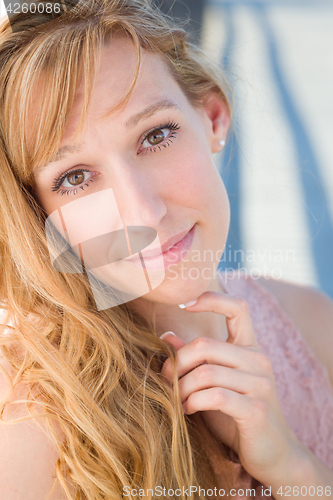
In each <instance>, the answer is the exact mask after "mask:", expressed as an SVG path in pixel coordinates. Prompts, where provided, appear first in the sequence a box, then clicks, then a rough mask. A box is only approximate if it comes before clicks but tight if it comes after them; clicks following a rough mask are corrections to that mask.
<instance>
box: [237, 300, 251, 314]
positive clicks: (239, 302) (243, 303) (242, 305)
mask: <svg viewBox="0 0 333 500" xmlns="http://www.w3.org/2000/svg"><path fill="white" fill-rule="evenodd" d="M237 305H238V307H239V309H240V310H241V311H243V312H248V311H249V304H248V302H247V300H245V299H243V298H242V297H237Z"/></svg>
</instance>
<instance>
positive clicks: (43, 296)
mask: <svg viewBox="0 0 333 500" xmlns="http://www.w3.org/2000/svg"><path fill="white" fill-rule="evenodd" d="M34 3H35V4H37V3H38V2H36V1H35V0H34ZM60 5H61V4H60ZM67 5H68V4H67ZM71 7H72V8H71V9H70V10H68V11H67V12H63V13H62V14H61V15H55V14H54V13H50V14H47V13H45V14H17V15H15V16H14V17H12V18H11V24H9V22H8V20H7V19H4V20H3V21H2V23H1V26H0V91H1V104H0V141H1V147H0V168H1V175H0V207H1V208H0V265H1V280H0V297H1V299H2V302H1V305H2V308H3V309H4V310H6V311H7V313H8V318H12V320H13V324H14V327H13V328H11V330H10V335H6V334H5V333H4V329H5V327H4V326H2V334H1V335H0V348H1V350H2V353H3V355H4V356H5V358H6V360H7V361H8V363H9V364H10V366H11V370H12V376H11V375H10V374H9V373H7V372H6V370H5V369H4V368H3V367H2V368H1V369H2V371H3V373H5V374H6V376H7V378H8V381H9V382H10V384H11V387H12V389H14V388H15V386H16V385H17V384H18V383H24V384H27V385H28V387H29V388H30V389H31V390H30V393H29V394H31V398H29V399H28V400H30V401H34V402H36V404H38V407H39V408H40V409H41V411H38V412H32V411H31V418H36V417H38V419H43V422H44V423H45V425H46V426H47V427H48V429H49V431H50V433H51V436H52V439H53V440H54V443H55V445H56V447H57V450H58V453H59V459H58V462H57V465H56V471H55V472H56V480H58V481H60V482H61V484H62V486H63V488H64V489H65V491H66V493H67V496H68V499H73V498H75V500H78V499H80V500H81V499H88V500H102V499H118V498H119V499H120V498H122V492H123V488H124V487H125V486H129V487H130V488H131V489H132V488H136V489H140V488H142V489H144V490H145V491H146V490H153V489H154V487H155V486H157V485H161V486H163V487H165V488H166V489H167V490H169V489H173V490H176V489H177V488H181V490H182V491H181V493H182V494H181V498H185V497H187V495H186V494H184V493H183V487H184V488H189V487H190V486H191V485H192V486H193V485H200V486H201V487H203V486H206V487H207V488H212V487H213V486H214V485H215V484H216V476H215V473H214V468H213V467H212V466H211V464H210V462H209V459H208V457H207V456H206V455H205V452H204V449H203V447H202V434H200V433H199V432H198V427H197V426H198V422H200V418H199V417H198V416H196V415H194V416H191V417H184V415H183V413H182V409H181V405H180V402H179V392H178V384H177V374H176V370H175V369H174V377H173V386H174V388H173V389H171V388H170V387H169V385H168V384H166V382H165V381H164V380H163V379H162V377H161V376H160V374H159V372H160V369H161V366H162V363H163V361H164V360H165V359H166V357H167V356H169V357H170V358H171V360H172V362H173V363H174V361H175V354H174V351H173V349H172V348H171V347H170V345H169V344H167V343H166V342H164V341H162V340H160V338H159V337H158V335H157V333H156V329H155V325H154V321H153V319H152V318H144V317H141V316H140V314H138V312H136V311H134V310H133V308H131V304H130V303H128V304H122V305H119V306H117V307H114V308H111V309H106V310H102V311H97V310H96V306H95V303H94V299H93V295H92V291H91V288H90V285H89V281H88V279H87V277H86V275H84V274H66V273H60V272H57V271H56V270H55V269H53V267H52V264H51V262H50V259H49V254H48V248H47V241H46V236H45V226H44V224H45V219H46V216H47V214H45V212H44V211H43V210H42V208H41V207H40V206H39V204H38V203H37V201H36V200H35V198H34V196H33V187H34V175H33V173H34V170H35V168H37V167H38V166H39V165H43V164H45V163H46V162H47V161H50V159H51V158H52V157H53V155H54V154H55V151H56V150H57V148H58V147H59V144H60V141H61V139H62V136H63V134H64V131H65V128H66V125H67V123H68V117H69V114H70V111H71V108H72V105H73V99H74V95H75V91H76V88H77V86H78V85H79V84H80V82H82V81H84V84H85V86H84V88H85V94H84V104H83V110H82V117H81V121H80V124H79V127H78V129H77V133H80V131H81V130H82V127H83V124H84V120H85V117H86V113H87V109H88V106H89V102H90V95H91V89H92V87H93V83H94V78H95V75H96V72H97V69H98V61H99V54H100V50H101V47H102V45H103V44H104V43H105V42H106V41H110V40H111V37H114V36H115V35H124V36H128V37H130V39H131V40H132V41H133V43H134V44H135V47H136V49H137V68H136V74H135V75H134V77H133V82H132V85H131V86H130V88H129V90H128V93H127V95H126V96H124V99H123V101H122V102H121V103H119V106H120V105H121V104H123V103H124V102H125V101H126V100H127V99H129V97H130V95H131V92H132V90H133V88H134V85H135V82H136V78H137V75H138V70H139V66H140V50H141V48H144V49H146V50H149V51H153V52H155V53H157V54H159V55H160V56H161V57H163V58H164V60H165V61H166V63H167V65H168V67H169V69H170V71H171V72H172V75H173V77H174V78H175V80H176V81H177V83H178V84H179V85H180V87H181V89H182V90H183V92H184V93H185V95H186V96H187V97H188V99H189V101H190V102H191V103H192V104H193V105H195V106H200V105H201V104H202V103H203V102H204V101H205V99H206V98H208V96H209V94H210V92H212V91H213V92H216V93H218V94H219V95H220V96H221V98H222V99H224V101H225V102H226V104H227V99H226V97H225V91H224V90H223V82H224V80H223V75H222V74H221V72H220V70H219V69H218V68H216V67H214V66H212V65H211V64H208V63H207V62H206V61H205V60H204V58H203V56H202V54H201V52H200V50H199V49H198V48H197V47H195V46H194V45H192V44H191V43H190V42H189V41H188V40H187V35H186V33H185V31H184V30H183V29H181V28H179V27H177V26H175V25H173V24H172V23H171V20H170V19H169V18H167V17H165V16H163V15H162V14H161V13H160V12H159V11H158V10H157V9H156V8H155V7H154V6H152V5H151V3H150V2H149V1H147V0H141V1H140V0H105V1H102V0H89V1H87V0H86V1H80V2H79V3H77V4H75V3H73V4H72V6H71ZM37 87H38V99H37V100H36V88H37ZM32 106H33V108H32ZM32 109H33V121H31V119H30V122H29V126H28V116H30V117H31V112H32ZM10 397H11V394H8V395H6V397H5V398H4V399H3V400H2V401H1V406H0V408H1V416H3V413H4V410H5V407H6V404H7V403H8V401H9V400H10ZM34 407H35V406H34ZM29 408H30V406H29ZM55 420H56V421H57V424H58V425H60V427H61V430H62V432H63V434H64V436H65V439H64V440H63V441H62V442H60V441H59V437H58V434H57V433H56V432H55V430H54V427H53V425H52V421H55ZM4 423H5V422H4ZM6 423H7V422H6ZM205 432H206V438H207V436H208V434H207V429H206V431H205ZM211 446H213V447H214V446H215V447H216V450H217V451H218V453H219V454H220V456H221V457H222V458H221V460H222V462H221V463H222V466H223V467H222V469H221V471H220V473H221V476H222V478H223V481H224V484H225V488H226V492H228V491H229V489H228V488H230V487H231V485H232V481H231V472H230V470H231V469H230V467H229V463H228V460H227V458H223V457H224V456H225V453H224V447H223V445H222V444H221V443H218V442H217V441H215V440H214V439H212V440H211ZM67 481H69V482H70V483H71V484H72V485H73V487H74V490H75V494H74V497H73V496H72V494H71V492H70V490H69V489H68V486H67V485H68V483H67ZM169 493H170V492H169ZM168 497H169V498H180V497H179V496H177V495H175V496H174V495H172V494H168ZM190 497H191V498H193V499H195V498H199V494H198V493H193V494H192V495H191V496H190ZM128 498H130V499H132V497H131V496H129V497H128ZM148 498H154V494H152V493H149V496H148ZM201 498H202V497H201ZM210 498H211V496H210Z"/></svg>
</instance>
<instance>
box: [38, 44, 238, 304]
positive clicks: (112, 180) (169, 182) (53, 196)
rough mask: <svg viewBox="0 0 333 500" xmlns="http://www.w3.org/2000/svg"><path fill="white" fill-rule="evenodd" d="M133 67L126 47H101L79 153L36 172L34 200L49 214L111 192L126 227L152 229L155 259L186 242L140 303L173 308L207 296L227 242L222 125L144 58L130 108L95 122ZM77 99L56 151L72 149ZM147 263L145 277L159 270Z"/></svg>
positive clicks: (222, 116)
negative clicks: (218, 160)
mask: <svg viewBox="0 0 333 500" xmlns="http://www.w3.org/2000/svg"><path fill="white" fill-rule="evenodd" d="M135 66H136V50H135V48H134V45H133V44H132V43H131V42H130V40H128V39H126V38H117V39H115V40H113V41H112V43H111V44H109V45H106V46H104V48H103V51H102V58H101V66H100V70H99V73H98V76H97V81H96V85H95V87H94V89H93V93H92V100H91V105H90V108H89V113H88V116H87V120H86V122H85V128H84V131H83V134H82V136H81V137H80V140H79V141H77V142H79V145H78V144H77V143H76V146H75V147H71V149H70V148H67V150H66V151H65V150H62V152H63V154H62V155H59V157H57V160H56V161H54V162H51V163H48V164H47V165H46V166H45V167H44V168H42V169H40V170H39V171H38V172H37V173H36V176H35V181H36V188H35V194H36V198H37V199H38V201H39V203H40V204H41V206H42V207H43V208H44V209H45V211H46V212H47V213H48V214H51V213H52V212H54V211H56V210H57V209H59V208H61V207H64V205H66V204H68V203H70V202H72V201H74V200H81V199H82V200H83V198H85V197H88V195H91V194H94V193H98V192H101V191H105V190H107V189H109V188H112V191H111V190H109V191H105V193H109V192H110V193H111V192H112V193H113V196H114V198H115V202H116V205H117V208H118V211H119V214H120V217H121V221H122V223H123V225H124V226H146V227H150V228H153V229H155V230H156V231H157V234H158V237H159V241H160V244H161V245H162V250H165V244H166V246H167V247H169V248H170V246H172V245H174V244H175V243H177V239H178V240H179V239H182V238H183V237H185V239H183V241H182V242H181V243H180V244H179V245H176V246H175V247H173V248H171V249H170V250H169V252H168V253H164V254H163V257H164V267H165V278H164V279H163V281H162V282H161V283H160V285H159V286H157V288H155V289H153V290H151V291H149V293H147V294H146V295H145V296H144V297H145V298H146V299H148V300H151V301H154V302H162V303H169V304H179V303H181V302H183V301H184V300H186V298H187V297H189V296H191V297H193V296H198V295H199V294H200V293H202V292H203V291H204V290H205V289H206V288H207V287H208V285H209V283H210V281H211V280H212V279H213V278H214V271H215V268H216V266H217V264H218V261H219V259H220V258H221V255H222V251H223V249H224V246H225V242H226V239H227V234H228V229H229V221H230V211H229V201H228V197H227V194H226V191H225V187H224V185H223V182H222V180H221V178H220V175H219V173H218V171H217V169H216V166H215V163H214V160H213V153H215V152H218V151H219V150H220V146H219V141H220V140H221V139H225V136H226V133H227V128H228V124H229V118H228V113H227V110H226V108H225V105H224V104H223V102H222V100H221V99H219V98H218V97H217V96H215V95H212V98H211V99H210V101H209V102H208V103H207V105H206V106H205V107H202V108H200V109H197V108H194V107H193V106H192V105H191V104H190V103H189V101H188V99H187V98H186V96H185V95H184V93H183V92H182V91H181V89H180V87H179V86H178V84H177V83H176V81H175V80H174V79H173V77H172V76H171V74H170V72H169V69H168V67H167V66H166V64H165V63H164V61H163V59H162V58H160V57H159V56H158V55H156V54H153V53H148V52H146V51H144V50H143V51H142V61H141V67H140V72H139V77H138V80H137V83H136V85H135V87H134V92H133V94H132V95H131V97H130V99H129V101H128V102H127V104H126V105H125V106H123V107H122V108H120V109H119V110H117V111H116V112H114V113H112V114H111V115H110V116H108V117H106V118H103V119H100V118H101V117H102V116H103V115H104V114H106V113H107V112H108V111H109V110H110V109H111V108H113V107H114V106H116V105H117V104H118V103H119V102H120V100H121V99H122V98H123V97H124V95H125V94H126V92H127V91H128V88H129V86H130V84H131V81H132V78H133V75H134V74H135ZM82 92H83V89H82V88H79V89H78V92H77V94H76V98H75V102H74V107H73V109H72V112H71V115H70V119H69V123H68V126H67V129H66V131H65V134H64V137H63V139H62V142H61V147H64V146H68V145H72V140H71V137H72V134H73V132H74V131H75V128H76V126H77V124H78V122H79V118H80V112H81V106H82V96H83V94H82ZM105 193H104V194H105ZM93 199H94V197H90V200H93ZM87 201H88V198H87ZM73 206H74V205H73ZM62 210H64V208H62ZM106 216H108V214H106ZM190 231H191V232H190ZM189 232H190V234H189V235H188V234H187V233H189ZM155 246H156V245H155ZM181 251H182V253H181ZM150 259H151V260H150V262H149V258H148V259H146V265H147V269H148V270H149V266H151V268H152V269H153V268H154V265H156V263H155V264H154V258H153V257H151V258H150ZM136 264H137V262H136ZM133 265H134V262H133Z"/></svg>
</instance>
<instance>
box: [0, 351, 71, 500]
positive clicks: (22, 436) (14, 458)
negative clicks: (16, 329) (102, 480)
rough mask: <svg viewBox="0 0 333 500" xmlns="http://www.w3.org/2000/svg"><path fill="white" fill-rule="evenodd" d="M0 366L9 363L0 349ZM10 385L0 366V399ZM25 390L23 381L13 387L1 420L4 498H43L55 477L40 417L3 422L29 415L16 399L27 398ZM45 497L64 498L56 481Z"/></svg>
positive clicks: (0, 461)
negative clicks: (50, 493) (10, 422)
mask: <svg viewBox="0 0 333 500" xmlns="http://www.w3.org/2000/svg"><path fill="white" fill-rule="evenodd" d="M0 367H2V368H4V369H5V370H6V371H7V372H9V373H10V366H9V363H8V362H7V360H6V358H5V357H4V356H3V353H2V352H1V350H0ZM9 389H10V385H9V383H8V380H7V378H6V376H5V375H4V373H3V372H2V370H0V401H2V399H3V398H4V397H6V395H7V393H8V391H9ZM28 392H29V390H28V387H27V386H24V385H23V384H21V385H18V386H16V387H15V389H14V391H13V394H12V396H11V399H10V403H9V404H8V405H7V406H6V409H5V411H4V412H3V420H4V422H2V421H0V491H1V498H6V500H21V499H22V498H25V499H27V500H29V499H31V500H32V499H34V500H44V499H45V498H46V497H47V495H48V493H49V492H50V491H51V489H52V486H53V484H54V481H55V477H56V475H55V472H56V462H57V460H58V458H59V456H58V452H57V449H56V447H55V445H54V444H53V441H52V439H51V436H50V431H49V430H48V429H47V427H46V426H45V425H44V424H43V422H42V419H30V418H29V419H26V420H23V421H20V422H17V423H14V424H12V425H8V424H6V422H8V421H10V420H14V419H18V418H24V417H27V416H29V411H28V409H27V407H26V405H25V404H24V403H20V402H17V401H18V400H24V399H27V398H28ZM32 410H34V408H32ZM36 420H37V421H36ZM55 429H56V431H57V428H56V427H55ZM59 438H60V439H61V433H60V432H59ZM48 498H49V500H65V499H67V496H66V494H65V492H64V490H63V488H62V487H61V485H60V484H59V483H57V486H56V487H55V488H54V490H53V493H52V495H51V496H50V497H48Z"/></svg>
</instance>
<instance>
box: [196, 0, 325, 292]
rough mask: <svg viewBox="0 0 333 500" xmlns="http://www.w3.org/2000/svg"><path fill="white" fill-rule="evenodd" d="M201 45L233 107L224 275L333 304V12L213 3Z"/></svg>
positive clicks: (293, 4) (311, 6)
mask: <svg viewBox="0 0 333 500" xmlns="http://www.w3.org/2000/svg"><path fill="white" fill-rule="evenodd" d="M202 45H203V48H204V49H206V50H208V52H209V53H210V54H211V57H212V58H213V59H215V60H217V61H219V62H220V63H221V64H222V65H223V67H224V68H225V72H226V75H227V76H228V79H229V82H230V83H231V87H232V89H233V94H234V100H235V110H234V126H233V130H234V134H233V137H231V139H230V141H229V144H228V145H227V147H226V149H225V152H224V158H223V159H222V161H220V162H219V163H220V165H221V175H222V178H223V179H224V181H225V184H226V187H227V190H228V194H229V199H230V205H231V226H230V234H229V238H228V241H227V244H226V247H225V254H224V258H225V259H226V260H225V261H224V260H222V261H221V263H220V267H221V268H226V267H232V268H237V267H240V268H242V267H245V268H246V269H247V271H248V272H252V274H253V276H255V275H257V274H258V273H259V272H260V273H261V274H267V275H273V276H275V277H278V278H279V277H280V278H282V279H285V280H290V281H293V282H296V283H301V284H305V285H312V286H316V287H319V288H321V289H322V290H324V291H325V292H326V293H327V294H329V295H330V296H332V297H333V259H332V256H333V3H332V2H328V1H321V0H313V1H301V0H298V1H296V0H286V1H282V0H280V1H279V0H276V1H246V0H243V1H241V0H229V1H223V0H209V1H208V2H207V3H206V8H205V13H204V19H203V33H202ZM231 150H232V151H231ZM235 250H242V251H243V252H240V251H239V252H237V254H236V255H235V252H234V251H235ZM229 251H230V252H229Z"/></svg>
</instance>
